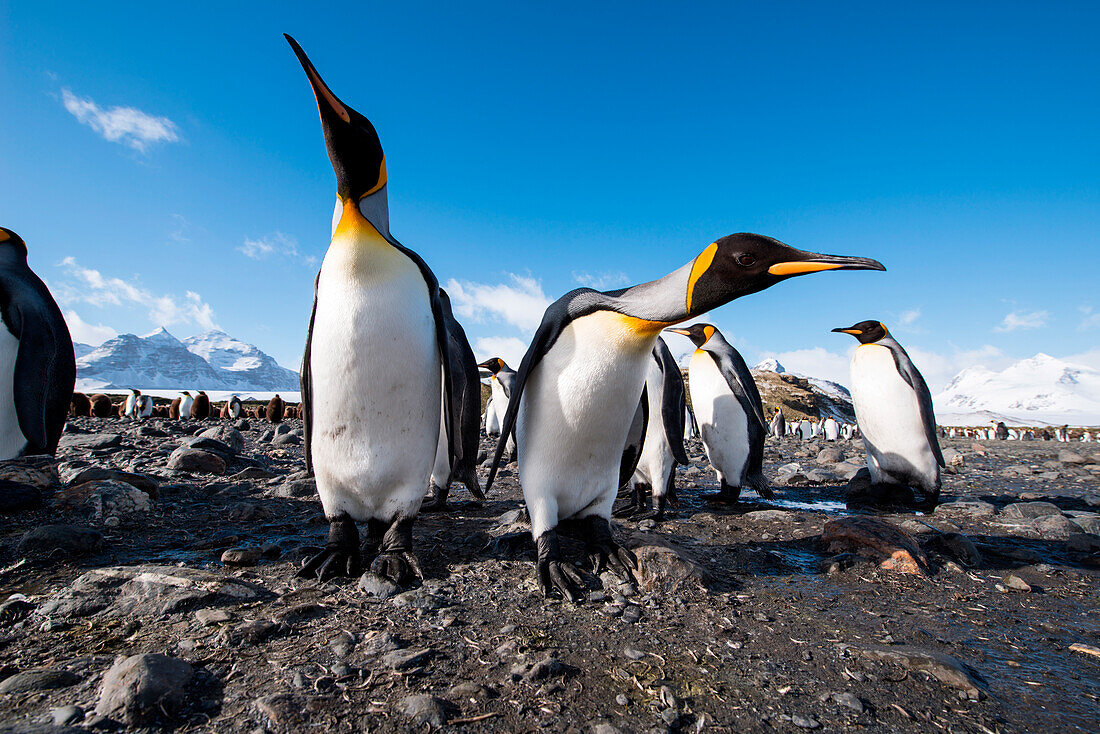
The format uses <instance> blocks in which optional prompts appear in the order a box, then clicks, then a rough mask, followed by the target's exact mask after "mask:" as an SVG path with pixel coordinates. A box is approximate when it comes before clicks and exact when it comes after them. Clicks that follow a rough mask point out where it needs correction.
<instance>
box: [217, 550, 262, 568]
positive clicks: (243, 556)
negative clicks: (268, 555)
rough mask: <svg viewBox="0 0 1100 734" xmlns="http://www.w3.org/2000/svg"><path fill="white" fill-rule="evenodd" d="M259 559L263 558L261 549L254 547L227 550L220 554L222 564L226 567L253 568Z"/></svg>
mask: <svg viewBox="0 0 1100 734" xmlns="http://www.w3.org/2000/svg"><path fill="white" fill-rule="evenodd" d="M261 557H263V549H261V548H257V547H255V546H252V547H248V548H229V549H227V550H226V551H225V552H223V553H222V563H224V564H226V565H227V566H255V565H256V563H257V562H258V561H259V560H260V558H261Z"/></svg>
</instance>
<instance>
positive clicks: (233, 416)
mask: <svg viewBox="0 0 1100 734" xmlns="http://www.w3.org/2000/svg"><path fill="white" fill-rule="evenodd" d="M225 416H226V417H227V418H229V419H230V420H234V421H235V420H237V419H238V418H240V417H241V399H240V398H239V397H237V396H236V395H231V396H230V397H229V402H228V403H226V404H225Z"/></svg>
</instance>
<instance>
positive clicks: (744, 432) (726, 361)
mask: <svg viewBox="0 0 1100 734" xmlns="http://www.w3.org/2000/svg"><path fill="white" fill-rule="evenodd" d="M669 331H671V332H672V333H674V334H682V335H683V336H686V337H687V338H688V339H691V342H692V343H693V344H694V345H695V352H694V353H693V354H692V355H691V362H689V363H688V381H689V382H690V383H691V404H692V405H694V406H695V415H696V416H697V417H698V420H699V433H700V436H701V438H702V439H703V448H704V449H706V452H707V458H708V459H709V460H710V465H711V466H713V467H714V471H715V472H716V473H717V474H718V483H719V490H718V492H716V493H711V494H709V495H704V496H703V497H704V499H707V500H711V501H714V502H736V501H737V500H738V499H739V498H740V497H741V489H742V488H743V487H748V488H750V489H755V490H756V493H757V494H758V495H760V496H761V497H765V498H768V497H772V496H773V495H772V491H771V488H770V487H768V482H767V480H766V479H764V472H763V467H764V438H765V437H766V436H767V435H768V428H767V423H766V422H765V420H764V406H763V404H762V403H761V402H760V391H759V390H758V389H757V387H756V381H755V380H753V379H752V373H751V372H749V368H748V365H746V364H745V360H744V359H743V358H742V357H741V353H740V352H738V351H737V350H736V349H734V347H733V345H732V344H730V343H729V342H728V341H726V339H725V337H723V336H722V332H720V331H718V329H716V328H714V327H713V326H711V325H710V324H692V325H691V326H689V327H688V328H686V329H669Z"/></svg>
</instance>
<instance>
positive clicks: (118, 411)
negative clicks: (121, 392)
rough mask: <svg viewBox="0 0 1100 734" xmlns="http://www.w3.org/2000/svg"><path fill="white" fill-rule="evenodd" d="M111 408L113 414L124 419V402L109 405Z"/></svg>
mask: <svg viewBox="0 0 1100 734" xmlns="http://www.w3.org/2000/svg"><path fill="white" fill-rule="evenodd" d="M111 406H112V407H113V408H114V409H115V413H116V414H117V415H118V417H119V418H124V417H125V416H126V401H125V400H123V401H122V402H121V403H111Z"/></svg>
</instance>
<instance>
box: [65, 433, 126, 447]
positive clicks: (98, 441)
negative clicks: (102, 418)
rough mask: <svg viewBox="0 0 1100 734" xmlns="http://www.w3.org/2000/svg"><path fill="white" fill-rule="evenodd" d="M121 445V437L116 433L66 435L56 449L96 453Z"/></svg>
mask: <svg viewBox="0 0 1100 734" xmlns="http://www.w3.org/2000/svg"><path fill="white" fill-rule="evenodd" d="M121 445H122V436H120V435H118V434H117V433H86V434H73V433H66V434H64V435H63V436H62V437H61V441H60V442H59V443H58V445H57V447H58V449H74V450H78V451H96V450H100V449H107V448H112V447H114V446H121Z"/></svg>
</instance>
